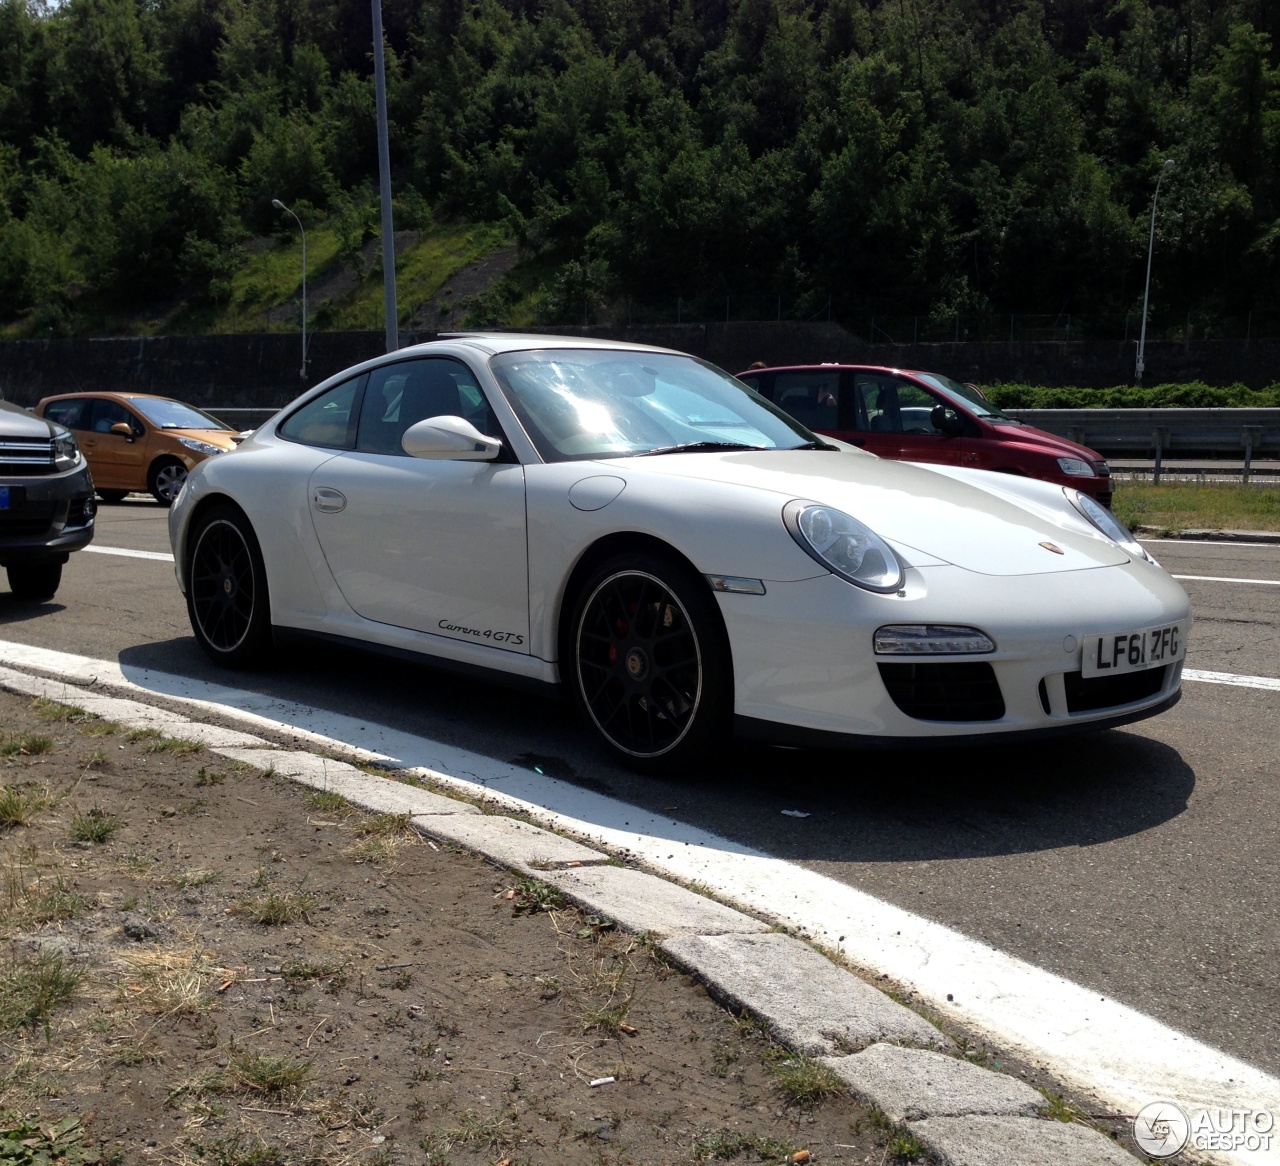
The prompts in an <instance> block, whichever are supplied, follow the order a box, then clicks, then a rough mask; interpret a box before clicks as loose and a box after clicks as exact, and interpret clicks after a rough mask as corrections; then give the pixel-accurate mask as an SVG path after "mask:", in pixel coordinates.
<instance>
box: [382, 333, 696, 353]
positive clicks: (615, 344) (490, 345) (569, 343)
mask: <svg viewBox="0 0 1280 1166" xmlns="http://www.w3.org/2000/svg"><path fill="white" fill-rule="evenodd" d="M446 341H447V342H452V343H454V344H467V345H469V346H470V347H472V348H476V349H478V350H479V351H481V352H483V353H485V354H486V355H488V356H496V355H497V354H498V353H501V352H527V351H529V350H530V349H535V348H593V349H602V350H605V351H612V352H665V353H672V354H675V355H677V356H687V355H688V353H684V352H680V351H679V350H678V349H675V348H659V347H657V346H656V345H653V344H637V343H634V342H633V341H630V340H609V339H606V338H605V337H602V336H558V335H556V334H554V333H546V332H441V333H439V335H438V336H437V337H436V339H435V340H428V341H426V342H424V343H422V344H414V345H411V346H410V347H408V348H401V349H399V350H398V351H397V352H396V353H395V354H394V355H397V356H401V355H404V354H405V353H407V352H414V351H417V350H426V351H430V350H431V349H433V348H435V347H436V345H437V344H439V343H441V342H446ZM388 355H392V354H390V353H388Z"/></svg>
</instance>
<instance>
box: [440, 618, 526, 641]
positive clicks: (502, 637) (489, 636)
mask: <svg viewBox="0 0 1280 1166" xmlns="http://www.w3.org/2000/svg"><path fill="white" fill-rule="evenodd" d="M436 626H437V627H438V628H439V629H440V630H441V631H442V632H454V633H456V634H457V635H460V636H474V637H475V638H476V639H477V640H492V641H493V642H494V643H495V644H515V645H519V644H523V643H524V636H522V635H518V634H517V633H516V632H495V631H494V630H493V628H465V627H462V626H461V625H460V624H456V623H450V622H449V621H448V620H447V619H442V620H441V621H440V622H439V623H438V624H437V625H436Z"/></svg>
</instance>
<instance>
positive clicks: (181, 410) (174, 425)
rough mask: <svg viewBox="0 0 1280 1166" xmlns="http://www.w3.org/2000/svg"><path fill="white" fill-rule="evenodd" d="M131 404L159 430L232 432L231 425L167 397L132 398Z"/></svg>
mask: <svg viewBox="0 0 1280 1166" xmlns="http://www.w3.org/2000/svg"><path fill="white" fill-rule="evenodd" d="M129 404H130V405H132V406H133V407H134V408H135V409H137V410H138V412H139V413H141V414H142V415H143V416H144V417H145V418H146V419H147V420H148V421H150V422H151V424H152V425H154V426H155V427H156V428H157V429H221V430H223V431H226V432H230V431H231V426H230V425H223V424H222V422H221V421H215V420H214V419H213V418H212V417H210V416H209V414H208V413H201V412H200V410H199V409H193V408H192V407H191V406H190V405H184V404H183V403H182V402H181V401H170V400H168V399H167V398H165V397H131V398H130V399H129Z"/></svg>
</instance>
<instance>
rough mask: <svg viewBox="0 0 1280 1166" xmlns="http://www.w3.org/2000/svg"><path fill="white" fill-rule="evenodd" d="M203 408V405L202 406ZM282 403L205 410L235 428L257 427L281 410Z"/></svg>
mask: <svg viewBox="0 0 1280 1166" xmlns="http://www.w3.org/2000/svg"><path fill="white" fill-rule="evenodd" d="M202 408H203V406H202ZM281 408H282V406H280V405H262V406H257V405H254V406H247V405H246V406H240V405H237V406H235V407H233V408H227V409H217V408H205V409H204V411H205V412H206V413H208V414H209V415H210V416H212V417H216V418H217V419H218V420H219V421H222V422H225V423H226V424H227V425H233V426H235V428H237V429H240V430H244V429H256V428H257V427H258V426H259V425H261V424H262V423H263V422H264V421H266V420H267V418H269V417H274V416H275V415H276V414H277V413H279V412H280V409H281Z"/></svg>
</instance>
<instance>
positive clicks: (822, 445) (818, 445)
mask: <svg viewBox="0 0 1280 1166" xmlns="http://www.w3.org/2000/svg"><path fill="white" fill-rule="evenodd" d="M787 448H788V449H830V450H838V449H839V448H840V447H839V446H838V445H828V444H827V443H826V442H825V441H821V440H817V439H815V440H814V441H806V442H805V443H804V445H789V446H787Z"/></svg>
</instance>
